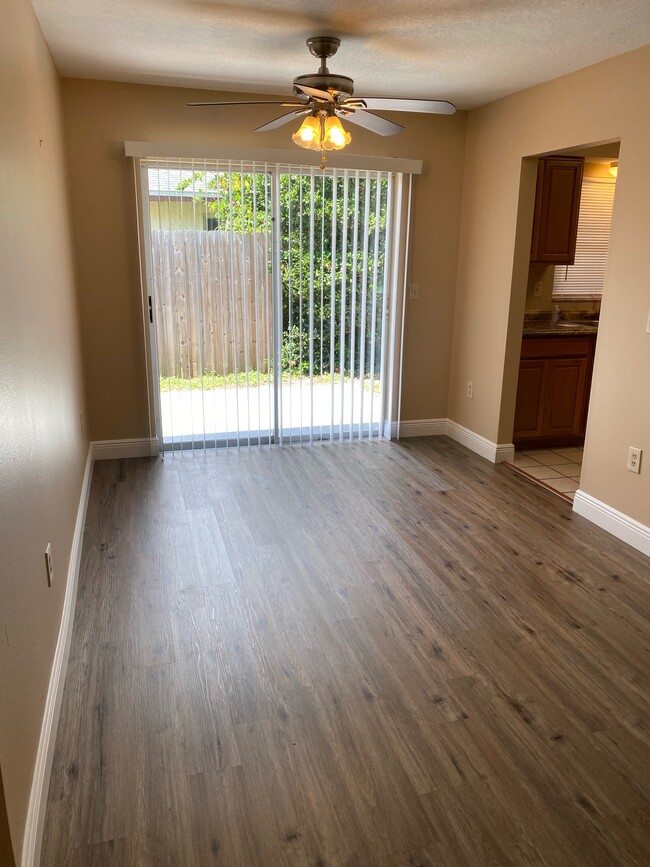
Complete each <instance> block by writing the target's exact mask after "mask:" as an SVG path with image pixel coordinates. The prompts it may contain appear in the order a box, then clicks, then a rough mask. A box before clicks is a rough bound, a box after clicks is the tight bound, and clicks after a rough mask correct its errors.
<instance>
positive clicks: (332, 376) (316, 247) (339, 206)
mask: <svg viewBox="0 0 650 867" xmlns="http://www.w3.org/2000/svg"><path fill="white" fill-rule="evenodd" d="M142 169H143V178H144V188H145V190H146V212H147V216H148V221H149V225H150V229H149V243H150V256H149V259H150V265H149V270H150V276H151V281H150V285H151V287H152V289H151V291H152V315H153V319H154V323H155V328H154V336H155V341H154V343H155V347H154V349H155V356H156V359H157V369H158V376H159V383H160V395H159V397H160V414H161V421H162V436H163V447H164V448H167V449H188V448H190V449H196V448H206V447H208V446H214V445H224V446H226V447H229V446H233V445H234V446H239V445H249V444H254V443H256V444H261V443H267V442H268V443H271V442H273V441H276V442H279V443H293V442H301V443H302V442H305V441H308V442H313V441H314V440H319V439H339V440H353V439H359V438H362V437H370V438H372V437H374V436H381V435H382V434H383V430H384V421H385V418H384V417H385V375H386V357H385V356H386V353H385V345H386V342H387V341H386V321H387V297H388V281H389V273H390V267H389V266H390V258H391V256H392V254H393V237H392V225H391V224H392V220H393V216H392V215H393V212H394V208H395V204H396V203H395V198H396V197H395V186H394V175H393V173H391V172H380V171H363V170H359V169H351V170H344V169H339V170H337V169H328V170H326V171H324V172H323V171H321V170H319V169H317V168H315V167H314V168H310V167H299V166H290V165H270V164H268V163H243V162H239V163H236V162H234V161H207V160H202V161H196V160H177V161H174V160H169V159H165V160H152V159H148V160H143V161H142Z"/></svg>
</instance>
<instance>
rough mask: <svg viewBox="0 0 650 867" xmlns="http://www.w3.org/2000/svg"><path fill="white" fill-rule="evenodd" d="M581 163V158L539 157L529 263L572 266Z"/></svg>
mask: <svg viewBox="0 0 650 867" xmlns="http://www.w3.org/2000/svg"><path fill="white" fill-rule="evenodd" d="M584 162H585V161H584V158H583V157H542V158H541V159H540V160H539V163H538V167H537V192H536V193H535V214H534V218H533V238H532V243H531V248H530V261H531V262H540V263H545V264H547V265H573V262H574V259H575V255H576V236H577V234H578V214H579V212H580V191H581V189H582V173H583V169H584Z"/></svg>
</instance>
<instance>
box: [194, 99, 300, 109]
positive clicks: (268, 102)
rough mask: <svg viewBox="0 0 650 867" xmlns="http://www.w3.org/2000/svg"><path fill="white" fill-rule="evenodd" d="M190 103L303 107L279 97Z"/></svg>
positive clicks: (298, 103)
mask: <svg viewBox="0 0 650 867" xmlns="http://www.w3.org/2000/svg"><path fill="white" fill-rule="evenodd" d="M187 104H188V105H191V106H196V105H283V106H285V107H286V108H302V107H303V105H304V103H302V102H282V101H281V100H277V99H253V100H250V101H246V102H188V103H187Z"/></svg>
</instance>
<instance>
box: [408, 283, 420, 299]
mask: <svg viewBox="0 0 650 867" xmlns="http://www.w3.org/2000/svg"><path fill="white" fill-rule="evenodd" d="M419 297H420V284H419V283H411V284H410V286H409V301H417V299H418V298H419Z"/></svg>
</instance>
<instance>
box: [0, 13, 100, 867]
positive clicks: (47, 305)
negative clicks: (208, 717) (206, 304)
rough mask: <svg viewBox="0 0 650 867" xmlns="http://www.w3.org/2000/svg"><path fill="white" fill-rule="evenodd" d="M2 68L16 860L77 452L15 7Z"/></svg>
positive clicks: (0, 555) (80, 450)
mask: <svg viewBox="0 0 650 867" xmlns="http://www.w3.org/2000/svg"><path fill="white" fill-rule="evenodd" d="M0 57H2V66H1V68H0V92H1V93H2V98H1V99H0V129H1V130H2V134H1V135H0V189H2V195H1V196H0V226H1V227H2V231H1V232H0V296H1V308H0V309H1V310H2V315H0V353H1V370H2V375H1V377H0V419H1V421H0V430H1V432H2V433H1V444H2V447H1V448H0V479H1V480H2V482H1V484H0V636H1V639H0V766H1V768H2V782H3V786H4V797H5V801H6V810H7V815H8V819H9V829H10V832H11V838H12V841H13V848H14V852H15V855H16V858H17V859H18V858H19V856H20V852H21V847H22V838H23V830H24V826H25V817H26V813H27V805H28V800H29V794H30V788H31V783H32V774H33V770H34V760H35V757H36V750H37V746H38V741H39V736H40V730H41V721H42V719H43V710H44V706H45V697H46V694H47V688H48V683H49V677H50V668H51V665H52V659H53V656H54V648H55V646H56V641H57V636H58V631H59V622H60V618H61V610H62V605H63V597H64V592H65V584H66V575H67V569H68V560H69V555H70V547H71V542H72V537H73V530H74V524H75V518H76V512H77V507H78V504H79V496H80V489H81V481H82V476H83V471H84V465H85V458H86V454H87V448H88V444H87V440H86V437H85V435H84V434H83V432H82V430H81V425H80V411H81V410H82V409H83V407H84V398H83V387H82V376H81V364H80V342H79V332H78V320H77V310H76V294H75V283H74V273H73V256H72V247H71V236H70V228H69V213H68V201H67V193H66V185H65V175H64V157H63V139H62V132H63V131H62V124H61V112H60V94H59V81H58V77H57V75H56V72H55V70H54V67H53V65H52V61H51V58H50V54H49V51H48V49H47V46H46V44H45V41H44V40H43V37H42V35H41V32H40V29H39V26H38V24H37V22H36V18H35V16H34V13H33V11H32V7H31V5H30V4H29V2H27V0H3V2H2V4H0ZM48 542H51V543H52V553H53V558H54V569H55V573H54V584H53V586H52V587H51V588H49V589H48V587H47V581H46V573H45V560H44V552H45V547H46V545H47V543H48ZM0 807H1V805H0ZM1 824H2V822H1V820H0V825H1ZM2 863H3V865H4V864H5V863H8V862H7V861H6V860H3V861H2Z"/></svg>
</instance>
